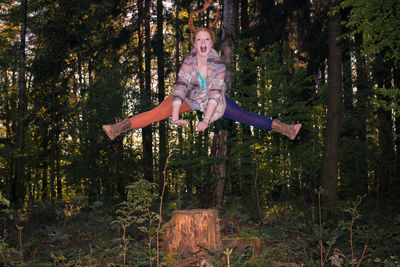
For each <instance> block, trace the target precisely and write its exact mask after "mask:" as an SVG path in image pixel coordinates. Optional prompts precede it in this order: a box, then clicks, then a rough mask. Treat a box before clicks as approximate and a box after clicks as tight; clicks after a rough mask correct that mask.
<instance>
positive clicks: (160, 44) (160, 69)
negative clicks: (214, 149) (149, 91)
mask: <svg viewBox="0 0 400 267" xmlns="http://www.w3.org/2000/svg"><path fill="white" fill-rule="evenodd" d="M163 24H164V15H163V3H162V0H157V45H156V54H157V76H158V102H159V103H161V102H162V101H163V100H164V98H165V82H164V65H165V64H164V40H163V39H164V38H163V36H164V35H163V29H164V27H163V26H164V25H163ZM159 136H160V141H159V153H160V156H159V171H158V173H159V185H160V193H161V188H162V186H163V185H164V175H163V172H164V166H165V161H166V159H167V128H166V122H165V120H162V121H160V122H159Z"/></svg>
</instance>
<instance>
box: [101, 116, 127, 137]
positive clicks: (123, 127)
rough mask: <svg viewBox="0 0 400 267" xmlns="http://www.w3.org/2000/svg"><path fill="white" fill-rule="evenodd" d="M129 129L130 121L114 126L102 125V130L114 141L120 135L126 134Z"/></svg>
mask: <svg viewBox="0 0 400 267" xmlns="http://www.w3.org/2000/svg"><path fill="white" fill-rule="evenodd" d="M130 128H131V121H130V120H128V119H126V120H123V121H121V122H119V123H116V124H110V125H103V130H104V131H105V132H106V134H107V135H108V137H109V138H110V139H111V140H114V139H115V137H117V136H118V135H119V134H120V133H123V132H126V131H128V130H129V129H130Z"/></svg>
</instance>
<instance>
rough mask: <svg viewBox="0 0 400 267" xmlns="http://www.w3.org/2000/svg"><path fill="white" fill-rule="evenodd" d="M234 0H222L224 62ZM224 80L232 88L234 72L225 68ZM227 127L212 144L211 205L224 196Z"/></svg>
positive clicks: (228, 60) (229, 51) (229, 53)
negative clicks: (215, 161) (212, 180)
mask: <svg viewBox="0 0 400 267" xmlns="http://www.w3.org/2000/svg"><path fill="white" fill-rule="evenodd" d="M233 1H234V0H224V1H223V28H222V38H221V41H222V47H221V53H222V59H223V60H224V62H225V64H227V65H230V64H232V63H233V61H234V58H233V55H234V54H233V50H234V40H235V39H236V27H235V21H236V18H235V16H237V13H236V12H234V10H235V9H234V2H233ZM225 82H226V86H227V88H232V87H233V84H234V74H233V73H232V72H230V71H229V70H227V72H226V77H225ZM228 135H229V131H228V129H221V128H217V130H216V133H215V135H214V139H213V144H212V146H213V147H212V157H214V158H216V159H218V160H217V163H215V164H213V165H212V166H211V169H210V177H213V178H215V179H216V184H215V185H214V190H213V195H212V202H211V206H219V205H221V204H222V201H223V196H224V187H225V180H226V175H227V166H228V164H227V161H226V158H227V156H228V144H227V140H228Z"/></svg>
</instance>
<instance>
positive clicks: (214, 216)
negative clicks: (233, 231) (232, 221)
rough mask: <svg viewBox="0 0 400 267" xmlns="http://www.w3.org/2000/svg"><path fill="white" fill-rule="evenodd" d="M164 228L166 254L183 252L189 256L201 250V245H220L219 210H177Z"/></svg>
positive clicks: (212, 246)
mask: <svg viewBox="0 0 400 267" xmlns="http://www.w3.org/2000/svg"><path fill="white" fill-rule="evenodd" d="M163 229H164V235H163V241H164V242H163V249H164V252H165V254H166V255H173V254H183V256H185V257H188V256H191V255H193V254H194V253H196V252H198V251H199V250H201V247H204V248H216V247H218V246H220V236H219V220H218V211H217V210H213V209H209V210H181V211H175V212H174V214H173V216H172V218H171V220H170V221H169V222H167V223H166V224H164V225H163Z"/></svg>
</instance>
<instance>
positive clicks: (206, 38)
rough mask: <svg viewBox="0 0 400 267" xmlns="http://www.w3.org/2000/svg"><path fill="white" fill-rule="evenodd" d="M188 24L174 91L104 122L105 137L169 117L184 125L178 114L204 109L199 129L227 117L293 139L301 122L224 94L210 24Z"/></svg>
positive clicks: (222, 73) (220, 63) (220, 64)
mask: <svg viewBox="0 0 400 267" xmlns="http://www.w3.org/2000/svg"><path fill="white" fill-rule="evenodd" d="M190 19H192V15H191V16H190ZM212 25H215V23H213V24H212ZM189 26H190V28H191V30H192V32H193V35H192V38H191V42H192V44H193V45H194V49H193V50H192V51H191V53H190V54H189V56H188V57H186V59H185V60H184V62H183V64H182V66H181V68H180V71H179V74H178V80H177V81H176V86H175V90H174V94H173V95H172V96H169V97H167V98H166V99H165V100H164V101H163V102H162V103H161V104H160V105H159V106H157V107H156V108H154V109H152V110H150V111H147V112H144V113H141V114H138V115H136V116H134V117H132V118H130V119H126V120H124V121H122V122H120V123H116V124H111V125H103V129H104V131H105V132H106V134H107V135H108V137H110V139H111V140H113V139H114V138H115V137H117V136H118V135H119V134H120V133H122V132H125V131H127V130H130V129H139V128H143V127H145V126H147V125H149V124H151V123H153V122H157V121H160V120H164V119H166V118H169V117H171V118H172V123H174V124H176V125H187V124H188V122H187V121H185V120H180V119H179V114H180V113H183V112H188V111H191V110H200V111H202V112H204V118H203V120H202V121H200V122H198V123H197V125H196V129H197V130H198V131H204V130H205V129H206V128H207V127H208V125H209V124H210V122H213V121H216V120H218V119H220V118H226V119H230V120H233V121H238V122H240V123H244V124H247V125H251V126H254V127H256V128H258V129H263V130H267V131H271V130H272V131H275V132H279V133H281V134H283V135H286V136H287V137H289V138H290V139H292V140H293V139H294V138H295V137H296V135H297V133H298V132H299V130H300V128H301V124H292V125H288V124H284V123H282V122H280V121H279V120H276V119H275V120H273V119H270V118H267V117H265V116H263V115H260V114H255V113H251V112H248V111H245V110H244V109H242V108H241V107H239V106H238V105H237V104H236V103H235V102H234V101H232V100H231V99H230V98H229V97H227V96H226V95H225V91H226V84H225V72H226V67H225V64H224V62H223V61H222V60H221V58H220V57H219V56H218V54H217V52H216V51H215V50H214V49H213V44H214V33H213V31H212V30H211V29H209V28H198V29H197V30H194V29H193V23H192V21H189Z"/></svg>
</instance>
